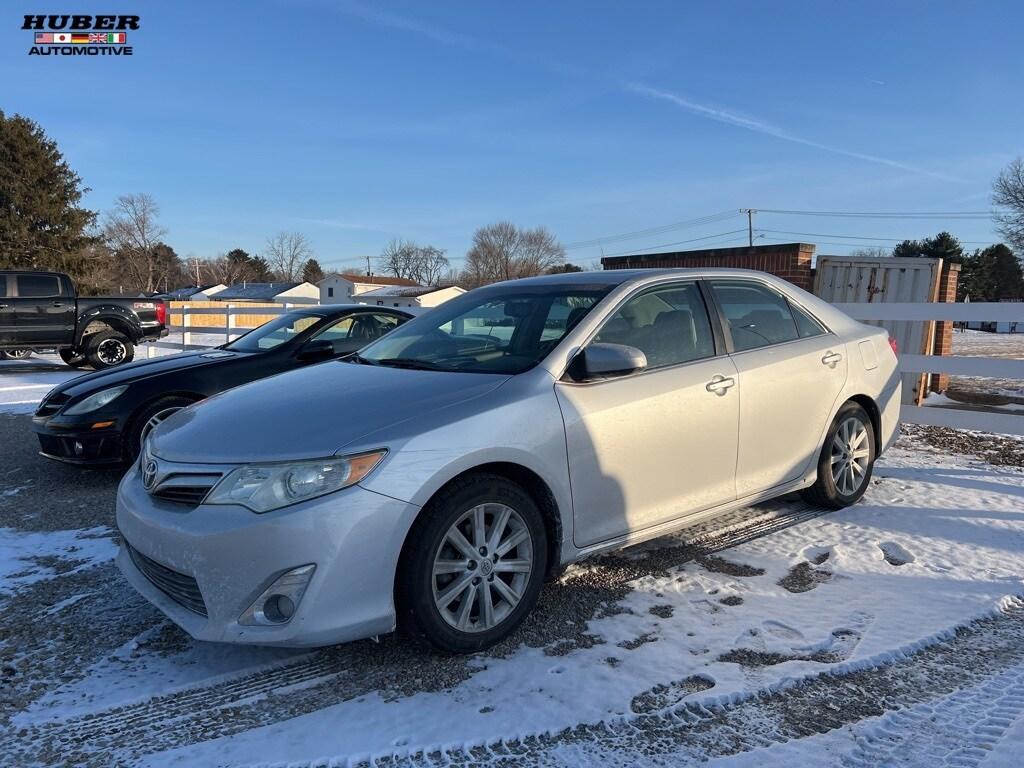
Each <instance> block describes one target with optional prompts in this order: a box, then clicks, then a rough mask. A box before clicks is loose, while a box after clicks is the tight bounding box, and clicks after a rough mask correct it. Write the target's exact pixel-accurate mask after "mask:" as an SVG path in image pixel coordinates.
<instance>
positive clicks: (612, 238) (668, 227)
mask: <svg viewBox="0 0 1024 768" xmlns="http://www.w3.org/2000/svg"><path fill="white" fill-rule="evenodd" d="M742 215H743V214H742V213H741V212H740V211H738V210H729V211H720V212H719V213H712V214H708V215H707V216H698V217H697V218H695V219H687V220H686V221H677V222H674V223H672V224H663V225H662V226H660V227H650V228H648V229H637V230H634V231H632V232H623V233H620V234H617V235H607V236H605V237H595V238H594V239H592V240H577V241H576V242H572V243H568V244H567V245H564V246H562V247H563V248H565V250H567V251H571V250H576V249H578V248H587V247H591V246H595V245H604V244H608V243H617V242H621V241H623V240H632V239H634V238H637V237H647V236H650V235H660V234H662V233H663V232H670V231H672V230H673V229H687V228H689V227H700V226H703V225H705V224H713V223H717V222H719V221H726V220H728V219H732V218H736V217H737V216H742Z"/></svg>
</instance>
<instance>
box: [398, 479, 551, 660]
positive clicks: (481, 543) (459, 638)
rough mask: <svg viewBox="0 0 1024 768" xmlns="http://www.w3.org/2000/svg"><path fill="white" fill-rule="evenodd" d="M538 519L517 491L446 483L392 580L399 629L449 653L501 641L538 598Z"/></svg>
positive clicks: (472, 482)
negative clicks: (396, 576)
mask: <svg viewBox="0 0 1024 768" xmlns="http://www.w3.org/2000/svg"><path fill="white" fill-rule="evenodd" d="M546 567H547V535H546V532H545V528H544V520H543V518H542V516H541V512H540V510H539V509H538V508H537V505H536V504H535V503H534V501H533V499H532V498H531V497H530V495H529V494H527V493H526V492H525V491H524V490H523V489H522V488H521V487H520V486H518V485H516V484H515V483H512V482H510V481H509V480H506V479H505V478H503V477H500V476H497V475H488V474H479V475H472V476H470V477H467V478H464V479H460V480H457V481H455V482H453V483H451V484H450V485H449V486H448V487H447V488H445V490H444V491H442V494H441V495H440V496H439V497H437V498H435V499H434V500H432V501H431V502H430V503H429V504H428V505H427V506H426V507H425V508H424V509H423V511H422V512H421V513H420V517H419V519H418V520H417V521H416V524H415V525H414V526H413V529H412V531H410V533H409V536H408V539H407V545H406V551H405V552H403V555H402V560H401V563H400V564H399V573H398V595H397V596H398V604H399V624H400V626H401V627H402V629H404V630H405V631H406V633H407V634H409V635H411V636H412V637H413V638H414V639H416V640H419V641H423V642H426V643H428V644H429V645H432V646H433V647H435V648H437V649H439V650H442V651H447V652H449V653H473V652H475V651H481V650H484V649H485V648H489V647H491V646H492V645H494V644H495V643H497V642H499V641H500V640H502V639H504V638H505V637H507V636H508V635H509V634H510V633H511V632H512V631H513V630H514V629H515V628H516V627H517V626H519V624H520V623H521V622H522V621H523V619H524V618H526V615H527V614H528V613H529V612H530V611H531V610H532V609H533V606H534V605H535V604H536V603H537V598H538V597H539V595H540V590H541V587H542V586H543V581H544V572H545V569H546Z"/></svg>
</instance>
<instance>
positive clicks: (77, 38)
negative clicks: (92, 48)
mask: <svg viewBox="0 0 1024 768" xmlns="http://www.w3.org/2000/svg"><path fill="white" fill-rule="evenodd" d="M71 42H72V43H76V44H77V43H81V44H83V45H88V44H89V35H77V34H76V35H71Z"/></svg>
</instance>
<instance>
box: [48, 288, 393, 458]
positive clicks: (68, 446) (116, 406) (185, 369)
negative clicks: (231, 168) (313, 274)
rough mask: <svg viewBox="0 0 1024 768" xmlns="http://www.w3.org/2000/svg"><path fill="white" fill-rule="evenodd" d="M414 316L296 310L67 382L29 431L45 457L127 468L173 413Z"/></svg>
mask: <svg viewBox="0 0 1024 768" xmlns="http://www.w3.org/2000/svg"><path fill="white" fill-rule="evenodd" d="M412 316H413V315H412V313H410V312H406V311H404V310H400V309H385V308H384V307H371V306H363V305H347V306H345V305H339V306H311V307H308V308H304V309H298V310H295V311H293V312H288V313H287V314H284V315H281V316H280V317H277V318H275V319H274V320H272V321H270V322H269V323H266V324H264V325H261V326H260V327H259V328H255V329H253V330H252V331H249V332H248V333H246V334H245V335H244V336H240V337H239V338H237V339H235V340H234V341H232V342H230V343H228V344H224V345H223V346H220V347H215V348H213V349H209V350H204V351H200V352H185V353H182V354H179V355H171V356H167V357H157V358H152V359H150V360H142V361H139V362H135V363H129V364H128V365H121V366H118V367H117V368H111V369H108V370H104V371H97V372H96V373H90V374H86V375H85V376H79V377H78V378H75V379H71V380H70V381H67V382H65V383H63V384H61V385H59V386H57V387H55V388H54V389H52V390H50V392H49V393H48V394H47V395H46V397H45V398H44V399H43V401H42V403H40V405H39V409H38V410H37V411H36V413H35V416H34V417H33V419H32V429H33V431H35V432H36V434H37V435H39V443H40V446H41V448H42V450H41V451H40V453H42V455H43V456H47V457H48V458H51V459H57V460H59V461H64V462H68V463H72V464H83V465H104V464H120V463H126V462H130V461H132V460H133V459H135V458H136V457H137V456H138V455H139V451H140V449H141V446H142V443H143V441H144V440H145V439H146V435H148V434H149V432H150V430H152V429H153V427H155V426H156V425H157V424H159V423H160V422H161V421H163V420H164V419H166V418H167V417H168V416H170V415H171V414H172V413H175V412H177V411H180V410H181V409H182V408H185V407H186V406H189V405H191V404H192V403H195V402H198V401H199V400H202V399H203V398H206V397H209V396H210V395H215V394H217V393H218V392H223V391H224V390H226V389H231V388H232V387H237V386H239V385H241V384H246V383H248V382H250V381H255V380H256V379H262V378H265V377H267V376H273V375H274V374H276V373H283V372H284V371H289V370H292V369H295V368H298V367H300V366H303V365H309V364H311V363H319V362H323V361H325V360H331V359H334V358H339V357H344V356H346V355H349V354H352V353H353V352H355V351H356V350H357V349H360V348H361V347H364V346H366V344H368V343H369V342H371V341H373V340H374V339H376V338H378V337H379V336H382V335H384V334H385V333H387V332H388V331H390V330H391V329H393V328H396V327H398V326H399V325H401V324H402V323H404V322H405V321H406V320H408V319H409V318H411V317H412Z"/></svg>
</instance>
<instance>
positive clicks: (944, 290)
mask: <svg viewBox="0 0 1024 768" xmlns="http://www.w3.org/2000/svg"><path fill="white" fill-rule="evenodd" d="M959 280H960V265H959V264H954V263H952V262H944V263H943V265H942V275H941V276H940V277H939V299H938V300H939V301H940V302H954V301H956V286H957V283H958V282H959ZM932 354H933V355H952V354H953V322H952V321H951V320H939V321H937V322H936V323H935V346H934V347H933V348H932ZM948 388H949V374H946V373H933V374H932V381H931V390H932V392H945V391H946V390H947V389H948Z"/></svg>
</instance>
